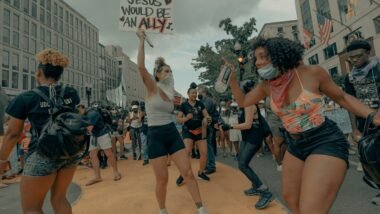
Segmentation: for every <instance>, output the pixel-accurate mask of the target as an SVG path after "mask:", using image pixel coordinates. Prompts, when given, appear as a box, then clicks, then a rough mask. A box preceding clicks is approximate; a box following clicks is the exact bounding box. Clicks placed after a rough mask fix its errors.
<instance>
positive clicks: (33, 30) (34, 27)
mask: <svg viewBox="0 0 380 214" xmlns="http://www.w3.org/2000/svg"><path fill="white" fill-rule="evenodd" d="M32 37H34V38H37V24H36V23H32Z"/></svg>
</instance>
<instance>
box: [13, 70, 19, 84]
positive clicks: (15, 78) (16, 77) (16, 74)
mask: <svg viewBox="0 0 380 214" xmlns="http://www.w3.org/2000/svg"><path fill="white" fill-rule="evenodd" d="M12 88H18V73H17V72H12Z"/></svg>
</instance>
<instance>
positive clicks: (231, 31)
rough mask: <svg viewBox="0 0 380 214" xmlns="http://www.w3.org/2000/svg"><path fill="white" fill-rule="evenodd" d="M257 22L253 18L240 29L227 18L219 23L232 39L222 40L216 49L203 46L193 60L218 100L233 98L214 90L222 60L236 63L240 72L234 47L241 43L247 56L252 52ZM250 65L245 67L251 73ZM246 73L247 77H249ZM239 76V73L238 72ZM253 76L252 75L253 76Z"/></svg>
mask: <svg viewBox="0 0 380 214" xmlns="http://www.w3.org/2000/svg"><path fill="white" fill-rule="evenodd" d="M255 25H256V20H255V18H251V19H250V20H249V21H248V22H245V23H244V24H243V25H242V26H240V27H238V26H236V25H233V24H232V21H231V18H226V19H224V20H222V21H220V23H219V28H222V29H223V30H224V31H225V32H226V34H227V35H231V36H232V38H228V39H222V40H219V41H216V42H215V44H214V47H212V46H211V45H210V44H208V43H207V44H206V45H202V46H201V47H200V48H199V50H198V57H197V58H195V59H193V62H192V63H191V64H192V66H193V67H194V69H195V70H196V71H199V72H200V74H199V77H198V78H199V79H200V80H201V81H202V82H203V84H205V85H206V86H209V87H210V89H211V90H210V91H211V93H212V94H213V95H214V97H215V98H217V99H218V100H219V99H220V98H227V97H230V96H231V92H230V91H227V92H225V93H223V94H217V93H216V92H215V91H214V90H213V85H214V82H215V80H216V79H217V77H218V75H219V71H220V67H221V66H222V64H223V60H222V58H223V57H224V58H226V59H227V60H229V61H230V62H233V63H235V67H236V68H237V69H236V70H237V71H238V70H239V69H238V62H237V60H236V52H235V50H234V45H235V43H236V42H239V43H240V45H241V51H242V53H244V54H245V55H246V56H248V54H247V53H249V52H250V42H249V38H250V37H251V36H252V33H253V32H254V31H256V32H257V29H256V28H255ZM250 68H251V65H250V63H248V64H246V65H245V70H246V71H250V70H251V69H250ZM247 73H248V72H245V76H247V75H249V74H247ZM236 75H238V72H236ZM251 76H252V75H251Z"/></svg>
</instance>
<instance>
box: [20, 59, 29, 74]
mask: <svg viewBox="0 0 380 214" xmlns="http://www.w3.org/2000/svg"><path fill="white" fill-rule="evenodd" d="M22 64H23V65H22V71H23V72H25V73H28V72H29V58H28V57H27V56H24V60H23V63H22Z"/></svg>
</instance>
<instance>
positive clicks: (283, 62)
mask: <svg viewBox="0 0 380 214" xmlns="http://www.w3.org/2000/svg"><path fill="white" fill-rule="evenodd" d="M259 47H262V48H265V49H266V51H267V53H268V57H269V58H270V59H271V61H272V64H273V66H274V67H276V68H278V69H279V70H280V71H281V72H286V71H288V70H290V69H293V68H296V67H297V66H299V65H300V62H301V61H302V56H303V54H304V52H305V47H304V46H303V45H302V44H301V43H299V42H295V41H292V40H290V39H286V38H282V37H274V38H269V39H265V38H262V37H258V38H256V39H255V40H254V42H253V45H252V48H253V51H255V50H256V49H257V48H259ZM252 66H253V69H254V70H256V69H257V68H256V58H255V57H253V64H252Z"/></svg>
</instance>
